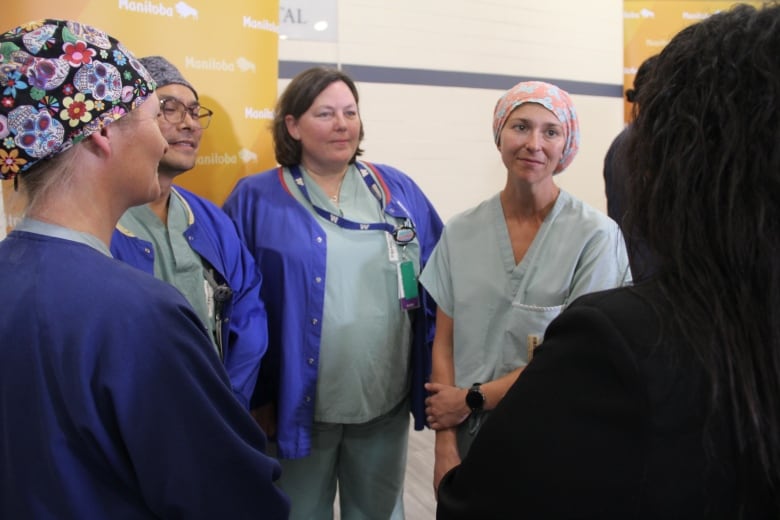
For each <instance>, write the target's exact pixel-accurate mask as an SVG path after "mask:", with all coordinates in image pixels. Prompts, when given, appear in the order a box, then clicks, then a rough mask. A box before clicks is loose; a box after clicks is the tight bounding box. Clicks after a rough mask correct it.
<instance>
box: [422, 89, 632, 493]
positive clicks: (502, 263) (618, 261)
mask: <svg viewBox="0 0 780 520" xmlns="http://www.w3.org/2000/svg"><path fill="white" fill-rule="evenodd" d="M493 137H494V140H495V143H496V146H497V148H498V151H499V153H500V154H501V158H502V161H503V162H504V165H505V166H506V168H507V180H506V185H505V186H504V189H503V190H502V191H501V192H499V193H498V194H496V195H495V196H493V197H491V198H490V199H488V200H486V201H484V202H482V203H481V204H479V205H478V206H477V207H475V208H473V209H470V210H468V211H466V212H464V213H462V214H460V215H457V216H456V217H454V218H453V219H452V220H451V221H450V222H448V223H447V227H446V228H445V230H444V233H443V234H442V238H441V241H440V242H439V244H438V245H437V246H436V249H435V250H434V252H433V254H432V255H431V259H430V261H429V262H428V265H427V266H426V268H425V270H424V271H423V273H422V275H421V277H420V280H421V282H422V284H423V285H424V286H425V288H426V289H427V290H428V292H429V293H430V295H431V296H432V297H433V299H434V300H435V301H436V304H437V314H436V336H435V339H434V343H433V372H432V373H431V383H429V384H427V385H426V388H427V389H428V390H429V392H430V397H429V398H428V400H427V408H426V413H427V414H428V421H429V424H430V426H431V427H432V428H433V429H435V430H437V431H436V445H435V455H436V456H435V466H434V480H433V485H434V489H436V488H437V487H438V484H439V481H440V479H441V477H442V476H443V475H444V473H446V472H447V471H448V470H449V469H450V468H452V467H453V466H455V465H456V464H457V463H458V462H460V459H461V458H462V457H463V456H464V455H465V454H466V453H467V452H468V449H469V446H470V444H471V442H472V440H473V438H474V436H475V435H476V434H477V432H478V431H479V428H480V427H481V425H482V423H483V422H484V421H485V420H487V418H488V416H489V413H490V412H489V411H490V410H492V409H493V408H494V407H495V406H496V405H497V404H498V402H499V401H500V400H501V398H502V397H503V396H504V394H505V393H506V391H507V389H508V388H509V387H510V386H511V385H512V383H513V382H514V381H515V380H516V379H517V377H518V375H519V374H520V372H522V370H523V367H525V366H526V364H527V363H528V361H529V359H530V358H531V356H532V353H533V349H534V348H535V347H536V345H538V344H539V343H541V341H542V340H543V337H544V330H545V328H546V327H547V324H548V323H549V322H550V321H551V320H552V319H553V318H554V317H555V316H557V315H558V314H559V313H560V312H561V310H562V309H563V308H564V307H565V306H566V305H568V304H569V303H570V302H571V301H573V300H574V299H575V298H576V297H578V296H580V295H582V294H585V293H588V292H591V291H595V290H599V289H606V288H612V287H616V286H619V285H622V284H624V283H626V282H628V281H629V280H630V275H629V272H628V260H627V258H626V251H625V244H624V242H623V238H622V236H621V234H620V231H619V229H618V227H617V225H616V224H615V222H614V221H612V220H611V219H610V218H609V217H607V216H606V215H604V214H602V213H600V212H598V211H596V210H595V209H593V208H591V207H589V206H588V205H586V204H585V203H583V202H582V201H580V200H578V199H576V198H575V197H573V196H572V195H570V194H569V193H567V192H565V191H563V190H561V189H560V188H559V187H558V186H557V185H556V184H555V181H554V180H553V176H554V175H556V174H558V173H560V172H562V171H563V170H564V169H566V167H567V166H569V164H571V162H572V160H573V159H574V156H575V155H576V154H577V149H578V147H579V139H580V131H579V123H578V121H577V115H576V112H575V110H574V105H573V104H572V101H571V98H570V97H569V95H568V94H567V93H566V92H565V91H563V90H561V89H560V88H558V87H556V86H555V85H551V84H549V83H544V82H541V81H524V82H521V83H518V84H517V85H515V86H514V87H512V88H511V89H510V90H508V91H507V92H506V93H505V94H504V95H502V96H501V98H500V99H499V100H498V103H497V104H496V107H495V111H494V117H493Z"/></svg>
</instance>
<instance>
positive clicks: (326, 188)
mask: <svg viewBox="0 0 780 520" xmlns="http://www.w3.org/2000/svg"><path fill="white" fill-rule="evenodd" d="M301 165H302V166H303V167H304V168H306V173H307V174H308V175H309V177H311V178H312V180H314V182H315V183H317V186H319V187H320V189H321V190H322V191H323V192H324V193H325V195H327V196H328V197H330V198H331V199H333V200H334V202H338V195H339V190H340V189H341V183H342V182H344V176H346V174H347V170H348V169H349V165H346V166H344V167H342V168H339V169H330V170H329V169H323V168H318V167H316V166H315V167H312V166H310V165H308V164H306V163H305V162H304V163H302V164H301Z"/></svg>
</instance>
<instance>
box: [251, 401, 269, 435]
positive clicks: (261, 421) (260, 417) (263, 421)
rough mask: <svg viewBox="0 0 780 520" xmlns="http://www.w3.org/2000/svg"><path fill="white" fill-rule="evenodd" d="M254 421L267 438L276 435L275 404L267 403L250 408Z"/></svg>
mask: <svg viewBox="0 0 780 520" xmlns="http://www.w3.org/2000/svg"><path fill="white" fill-rule="evenodd" d="M249 413H250V414H252V417H253V418H254V419H255V422H256V423H257V425H258V426H260V428H261V429H262V430H263V432H264V433H265V436H266V437H268V438H269V439H271V438H273V437H276V404H275V403H267V404H264V405H262V406H258V407H257V408H254V409H252V410H250V412H249Z"/></svg>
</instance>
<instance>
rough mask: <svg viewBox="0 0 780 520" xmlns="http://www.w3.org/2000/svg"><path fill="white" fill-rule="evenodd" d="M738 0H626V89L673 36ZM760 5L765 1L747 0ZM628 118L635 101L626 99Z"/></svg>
mask: <svg viewBox="0 0 780 520" xmlns="http://www.w3.org/2000/svg"><path fill="white" fill-rule="evenodd" d="M735 3H736V0H728V1H701V0H698V1H688V2H670V1H668V0H667V1H663V0H661V1H656V2H651V1H639V0H624V1H623V40H624V46H625V51H624V53H623V72H624V73H623V91H624V92H625V89H628V88H631V87H632V86H633V85H634V76H636V70H637V68H638V67H639V65H641V64H642V62H643V61H644V60H645V59H646V58H649V57H650V56H652V55H654V54H658V53H659V52H661V50H663V48H664V47H665V46H666V44H667V43H669V40H671V39H672V37H673V36H674V35H675V34H677V33H678V32H679V31H680V30H681V29H683V28H684V27H686V26H688V25H690V24H692V23H696V22H698V21H701V20H703V19H704V18H707V17H708V16H710V15H712V14H714V13H716V12H718V11H723V10H726V9H728V8H729V7H731V6H732V5H734V4H735ZM743 3H746V4H752V5H755V6H756V7H759V6H760V5H761V4H762V2H750V1H747V2H743ZM624 114H625V121H626V122H628V121H629V120H630V116H631V104H630V103H628V102H625V99H624Z"/></svg>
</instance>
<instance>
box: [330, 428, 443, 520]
mask: <svg viewBox="0 0 780 520" xmlns="http://www.w3.org/2000/svg"><path fill="white" fill-rule="evenodd" d="M412 422H414V421H412ZM434 438H435V433H434V432H433V430H429V429H425V430H422V431H419V432H418V431H414V428H413V427H410V428H409V452H408V455H407V458H406V480H405V481H404V486H405V488H404V512H405V513H406V520H432V519H434V518H436V499H435V498H434V496H433V441H434ZM334 518H335V520H339V519H340V518H341V517H340V515H339V508H338V497H337V498H336V504H335V515H334Z"/></svg>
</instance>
